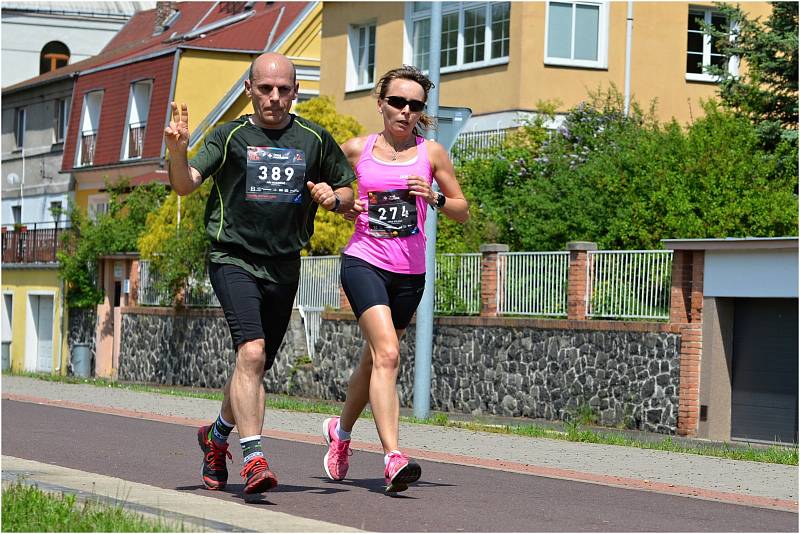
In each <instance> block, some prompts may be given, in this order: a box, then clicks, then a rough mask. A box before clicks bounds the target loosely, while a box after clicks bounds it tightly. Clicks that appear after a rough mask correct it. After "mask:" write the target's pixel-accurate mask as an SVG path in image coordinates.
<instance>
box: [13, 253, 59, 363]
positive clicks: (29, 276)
mask: <svg viewBox="0 0 800 534" xmlns="http://www.w3.org/2000/svg"><path fill="white" fill-rule="evenodd" d="M2 292H3V309H2V312H3V313H2V336H3V337H2V343H3V344H2V350H3V365H4V366H6V365H9V364H10V366H11V370H12V371H14V372H21V371H29V372H54V373H60V374H66V372H67V369H66V366H67V362H68V352H69V349H68V347H67V338H66V332H67V328H66V325H67V324H68V317H67V310H66V308H65V306H64V288H63V285H62V284H61V281H60V280H59V278H58V264H56V263H42V264H38V265H36V266H35V267H34V266H31V265H23V264H17V265H14V264H4V265H3V281H2Z"/></svg>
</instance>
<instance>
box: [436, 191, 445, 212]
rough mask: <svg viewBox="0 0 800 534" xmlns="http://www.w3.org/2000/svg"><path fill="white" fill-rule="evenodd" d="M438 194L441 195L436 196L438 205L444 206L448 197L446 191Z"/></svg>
mask: <svg viewBox="0 0 800 534" xmlns="http://www.w3.org/2000/svg"><path fill="white" fill-rule="evenodd" d="M438 195H439V196H438V197H436V206H437V207H439V208H441V207H442V206H444V203H445V200H447V197H445V196H444V193H438Z"/></svg>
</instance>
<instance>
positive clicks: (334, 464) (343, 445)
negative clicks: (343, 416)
mask: <svg viewBox="0 0 800 534" xmlns="http://www.w3.org/2000/svg"><path fill="white" fill-rule="evenodd" d="M338 422H339V418H338V417H329V418H327V419H325V421H323V422H322V435H323V436H324V437H325V442H326V443H327V444H328V452H326V453H325V458H324V459H323V461H322V465H323V466H324V467H325V474H326V475H328V478H330V479H331V480H343V479H344V477H346V476H347V469H348V468H349V467H350V461H349V459H348V456H350V455H351V454H353V451H351V450H350V440H349V439H348V440H341V439H339V437H338V436H337V435H336V424H337V423H338Z"/></svg>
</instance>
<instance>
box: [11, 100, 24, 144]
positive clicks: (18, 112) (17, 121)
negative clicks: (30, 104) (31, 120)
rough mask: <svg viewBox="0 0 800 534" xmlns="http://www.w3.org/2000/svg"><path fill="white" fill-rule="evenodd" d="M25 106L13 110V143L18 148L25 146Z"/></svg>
mask: <svg viewBox="0 0 800 534" xmlns="http://www.w3.org/2000/svg"><path fill="white" fill-rule="evenodd" d="M25 120H26V113H25V108H17V109H15V110H14V144H15V145H16V147H17V148H18V149H20V148H22V147H23V146H25Z"/></svg>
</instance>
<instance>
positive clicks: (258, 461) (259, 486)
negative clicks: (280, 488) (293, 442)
mask: <svg viewBox="0 0 800 534" xmlns="http://www.w3.org/2000/svg"><path fill="white" fill-rule="evenodd" d="M239 474H240V475H242V478H244V492H245V493H263V492H265V491H269V490H271V489H272V488H274V487H275V486H277V485H278V478H277V477H276V476H275V475H274V474H273V472H272V471H270V470H269V464H268V463H267V460H266V459H264V457H263V456H256V457H255V458H253V459H252V460H250V461H249V462H247V464H245V466H244V469H242V470H241V471H240V473H239Z"/></svg>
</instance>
